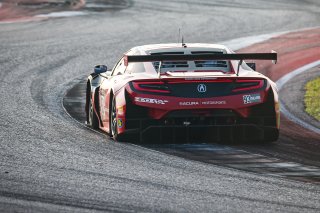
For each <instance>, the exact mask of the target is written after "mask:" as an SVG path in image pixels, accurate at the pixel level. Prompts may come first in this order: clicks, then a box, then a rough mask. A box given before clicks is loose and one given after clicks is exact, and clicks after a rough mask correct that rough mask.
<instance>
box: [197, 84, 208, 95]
mask: <svg viewBox="0 0 320 213" xmlns="http://www.w3.org/2000/svg"><path fill="white" fill-rule="evenodd" d="M197 89H198V92H201V93H202V92H206V91H207V86H206V85H205V84H198V87H197Z"/></svg>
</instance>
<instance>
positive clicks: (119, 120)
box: [117, 118, 123, 128]
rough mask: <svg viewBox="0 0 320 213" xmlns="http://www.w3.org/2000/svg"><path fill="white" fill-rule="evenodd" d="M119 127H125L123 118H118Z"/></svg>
mask: <svg viewBox="0 0 320 213" xmlns="http://www.w3.org/2000/svg"><path fill="white" fill-rule="evenodd" d="M117 123H118V127H119V128H122V126H123V121H122V119H121V118H118V122H117Z"/></svg>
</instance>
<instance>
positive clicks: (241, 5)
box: [0, 0, 320, 212]
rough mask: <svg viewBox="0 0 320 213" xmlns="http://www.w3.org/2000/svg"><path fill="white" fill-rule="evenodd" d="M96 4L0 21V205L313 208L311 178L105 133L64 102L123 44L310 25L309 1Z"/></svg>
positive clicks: (315, 189) (313, 16)
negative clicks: (199, 157) (185, 154)
mask: <svg viewBox="0 0 320 213" xmlns="http://www.w3.org/2000/svg"><path fill="white" fill-rule="evenodd" d="M131 3H132V7H130V8H128V9H125V10H121V11H118V12H116V13H114V12H108V13H104V14H101V13H100V14H92V15H88V16H79V17H73V18H62V19H51V20H47V21H43V22H28V23H16V24H0V47H1V51H0V64H1V66H0V69H1V70H0V79H1V84H0V87H1V90H0V94H1V95H0V99H1V100H0V102H1V110H0V118H1V123H0V139H1V145H0V146H1V149H0V153H1V155H0V158H1V161H0V162H1V164H0V165H1V170H0V180H1V181H0V210H1V211H18V212H26V211H30V212H44V211H49V212H50V211H52V212H57V211H59V212H61V211H81V212H86V211H114V212H118V211H119V212H132V211H139V212H150V211H166V212H169V211H174V212H211V211H220V212H248V211H249V212H258V211H263V212H268V211H269V212H276V211H278V212H319V211H320V202H319V200H320V198H319V194H320V187H319V185H316V184H312V183H305V182H298V181H292V180H287V179H284V178H278V177H272V176H268V175H261V174H256V173H251V172H245V171H240V170H236V169H230V168H226V167H224V166H223V165H214V164H207V163H203V162H199V161H193V160H187V159H185V158H180V157H177V156H174V155H168V154H165V153H163V152H158V151H155V150H152V149H146V148H143V147H141V146H136V145H133V144H129V143H115V142H113V141H112V140H109V139H108V137H107V136H103V135H101V134H97V133H96V132H93V131H90V130H88V129H87V128H85V127H83V126H82V125H79V124H78V123H76V122H75V121H74V120H73V119H72V118H70V117H69V116H68V115H67V114H66V113H65V111H64V108H63V106H62V99H63V97H64V94H65V92H66V91H67V90H68V89H70V88H72V87H73V85H74V84H75V83H78V82H79V81H81V80H83V79H84V77H85V76H86V75H87V74H88V73H89V72H90V71H91V69H92V67H93V65H95V64H100V63H106V64H108V65H112V64H114V63H115V62H116V60H117V58H119V57H120V56H121V54H122V53H123V52H124V51H125V50H127V49H129V48H130V47H132V46H136V45H141V44H146V43H160V42H176V41H177V40H178V28H182V31H183V34H184V37H185V40H186V41H188V42H210V43H212V42H218V41H224V40H229V39H232V38H238V37H243V36H249V35H257V34H264V33H271V32H278V31H284V30H291V29H299V28H304V27H312V26H317V25H318V24H319V23H320V12H319V11H320V3H319V2H318V1H316V0H313V1H289V0H287V1H285V0H283V1H245V0H239V1H204V0H203V1H198V2H197V3H194V2H193V1H150V0H148V1H134V2H131Z"/></svg>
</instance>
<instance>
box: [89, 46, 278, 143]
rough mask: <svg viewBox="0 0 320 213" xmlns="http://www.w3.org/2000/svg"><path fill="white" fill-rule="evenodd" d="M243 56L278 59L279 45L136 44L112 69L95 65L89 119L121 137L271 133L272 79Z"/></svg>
mask: <svg viewBox="0 0 320 213" xmlns="http://www.w3.org/2000/svg"><path fill="white" fill-rule="evenodd" d="M244 60H272V61H273V62H276V60H277V53H276V52H271V53H234V52H233V51H232V50H230V49H229V48H228V47H226V46H224V45H218V44H204V43H187V44H185V43H173V44H153V45H144V46H137V47H134V48H132V49H130V50H129V51H127V52H126V53H125V54H124V55H123V56H122V57H121V58H120V60H119V61H118V62H117V63H116V65H115V66H114V67H113V69H112V70H108V68H107V66H106V65H97V66H95V67H94V72H93V73H92V74H90V75H89V77H88V79H87V88H86V106H85V111H86V117H87V121H86V122H87V124H88V125H89V126H90V127H92V128H93V129H100V130H102V131H105V132H106V133H107V134H109V135H110V136H111V137H113V139H114V140H118V141H132V142H143V143H148V142H151V143H155V142H160V141H161V142H172V141H178V142H183V143H185V142H194V141H201V142H206V141H222V142H223V141H257V142H272V141H276V140H277V139H278V137H279V126H280V109H279V96H278V90H277V87H276V84H275V83H274V82H273V81H271V80H270V79H269V78H268V77H266V76H264V75H262V74H261V73H259V72H256V71H255V63H246V62H245V61H244Z"/></svg>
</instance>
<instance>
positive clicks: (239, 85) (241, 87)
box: [232, 79, 264, 92]
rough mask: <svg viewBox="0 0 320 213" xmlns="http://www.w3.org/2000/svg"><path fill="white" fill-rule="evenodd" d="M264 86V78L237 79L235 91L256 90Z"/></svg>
mask: <svg viewBox="0 0 320 213" xmlns="http://www.w3.org/2000/svg"><path fill="white" fill-rule="evenodd" d="M263 86H264V80H263V79H254V80H236V81H235V86H234V89H233V90H232V91H233V92H241V91H246V90H256V89H260V88H262V87H263Z"/></svg>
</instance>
